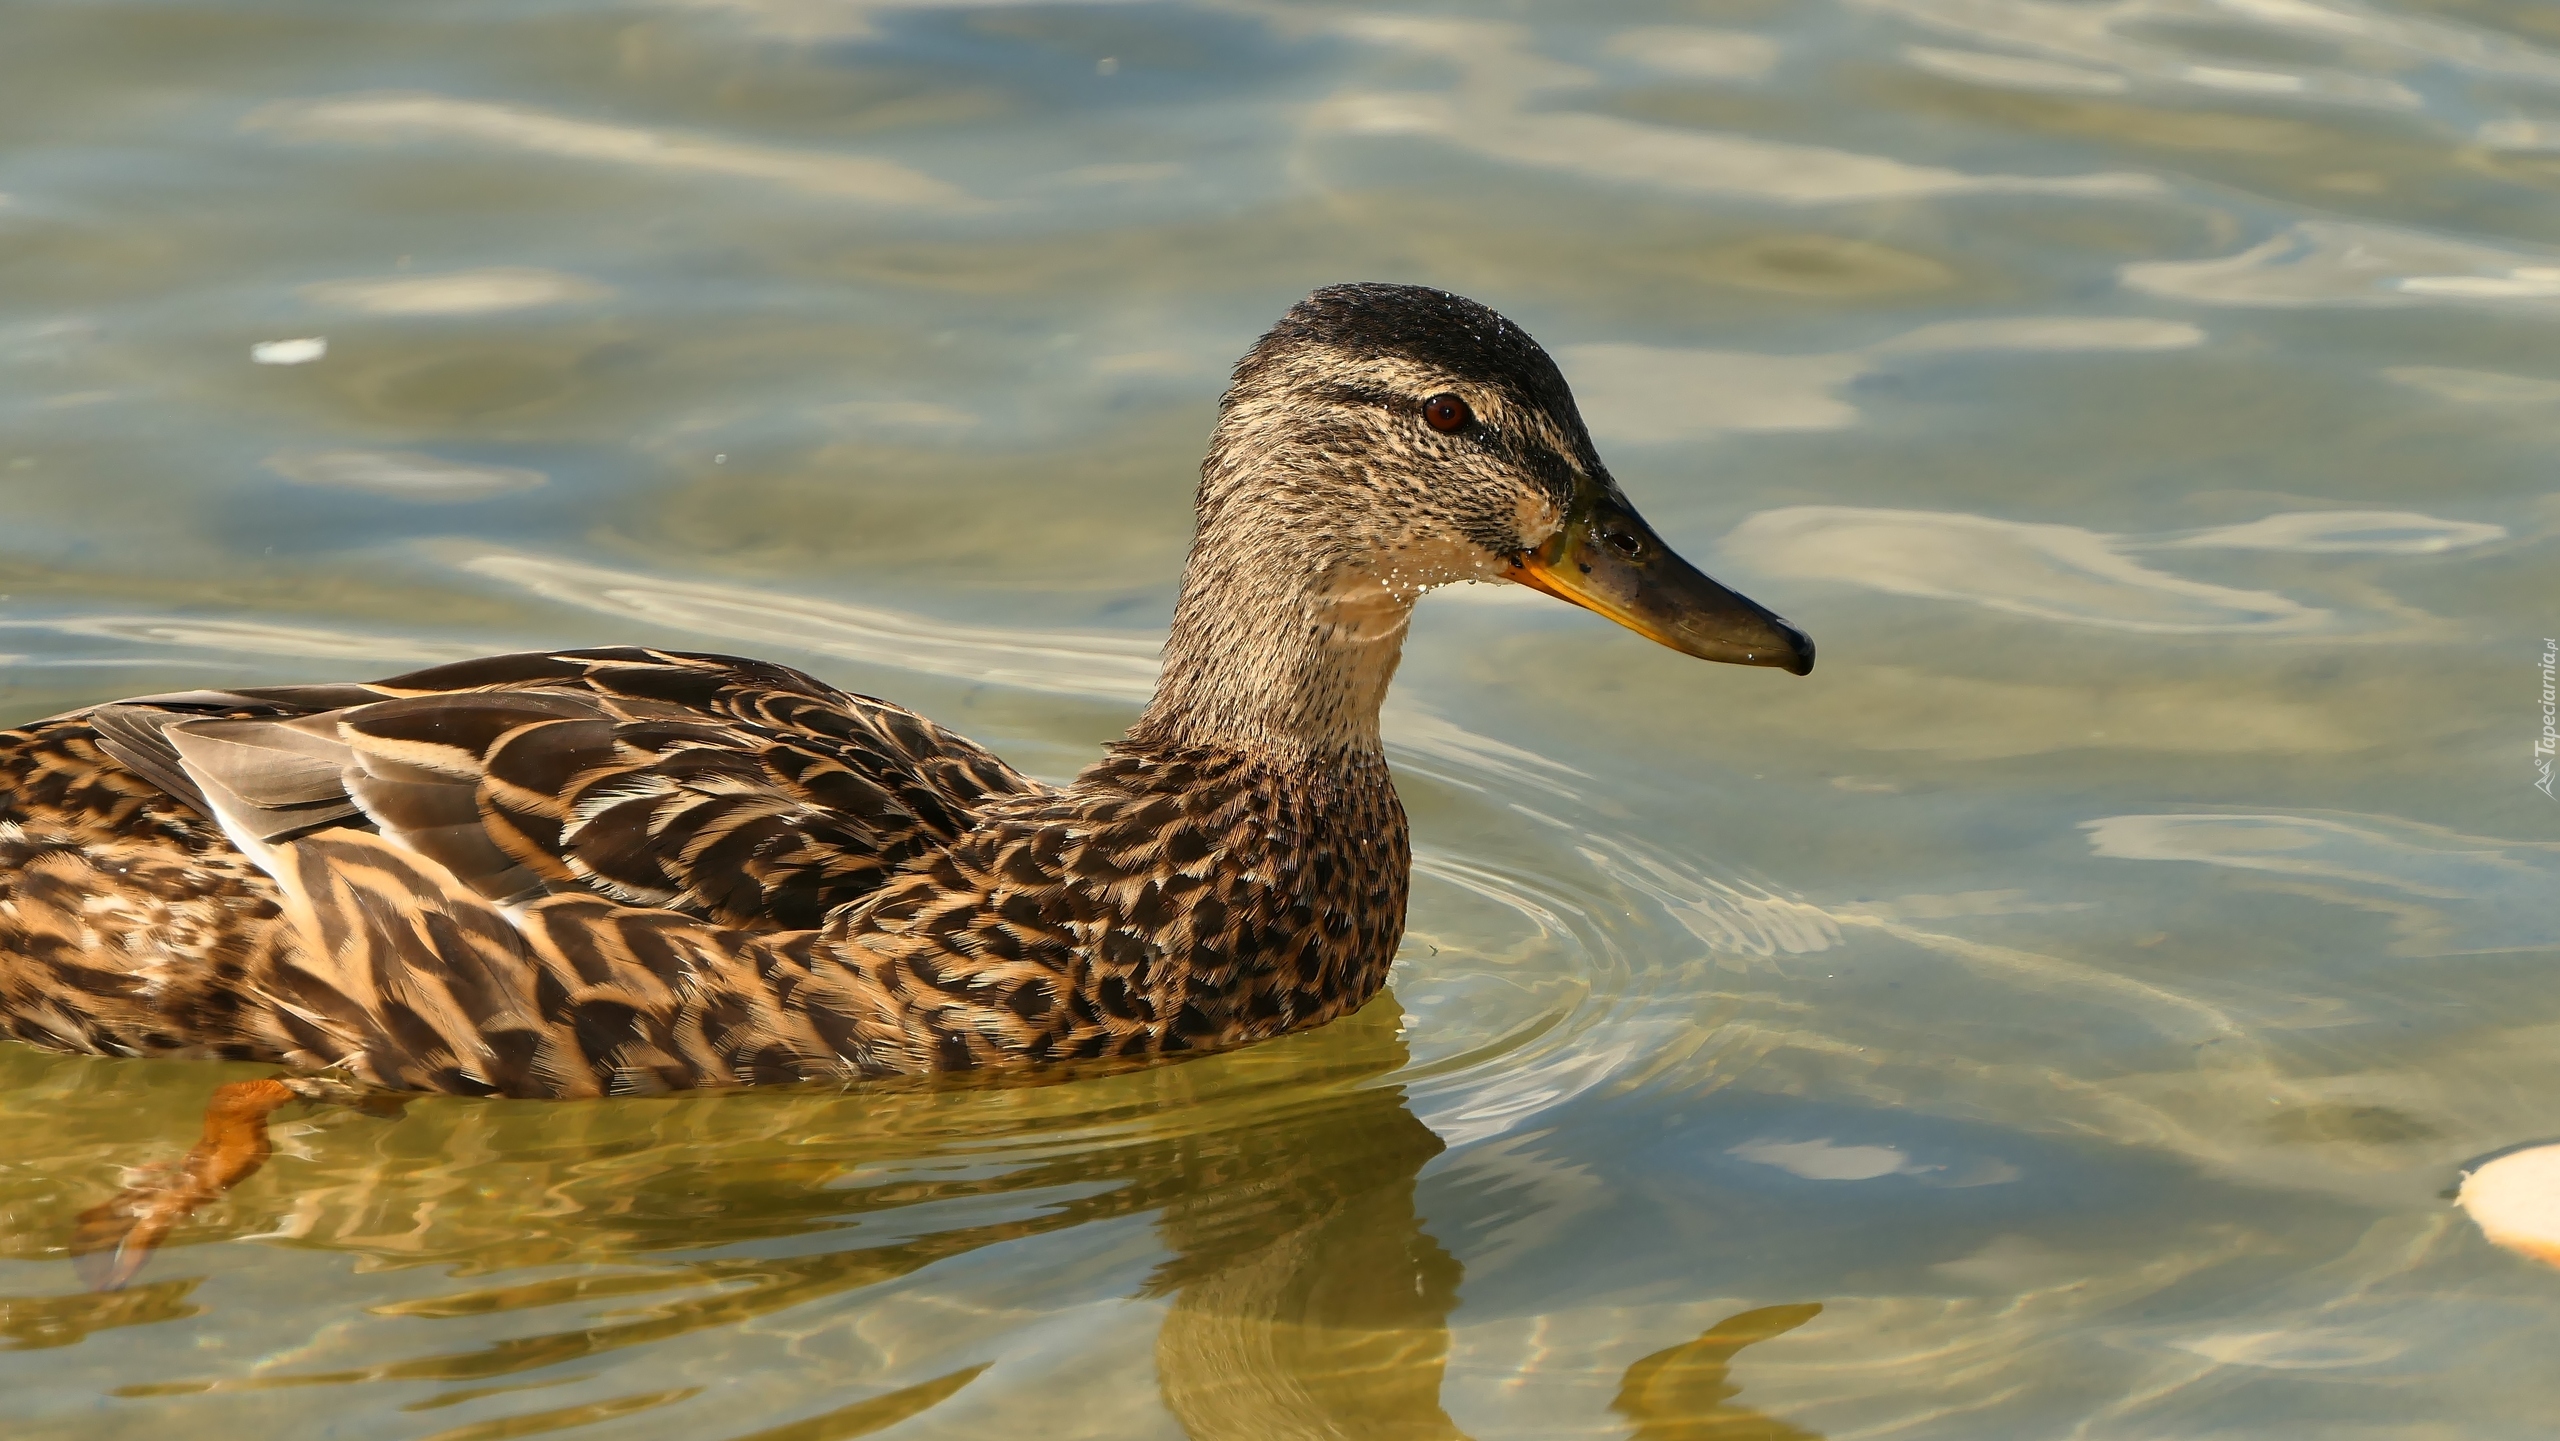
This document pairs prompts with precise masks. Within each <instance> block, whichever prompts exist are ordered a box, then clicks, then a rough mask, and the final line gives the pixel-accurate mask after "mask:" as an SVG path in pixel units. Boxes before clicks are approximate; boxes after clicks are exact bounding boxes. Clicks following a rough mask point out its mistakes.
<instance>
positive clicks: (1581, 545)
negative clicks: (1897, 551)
mask: <svg viewBox="0 0 2560 1441" xmlns="http://www.w3.org/2000/svg"><path fill="white" fill-rule="evenodd" d="M1510 578H1511V579H1513V580H1515V581H1518V582H1519V583H1520V584H1522V585H1525V586H1528V587H1529V588H1530V589H1532V590H1542V591H1545V592H1546V593H1547V594H1549V595H1551V596H1554V597H1555V598H1556V599H1558V600H1569V601H1571V602H1573V603H1574V604H1575V605H1578V606H1581V607H1582V608H1583V609H1585V610H1589V611H1595V612H1597V613H1599V614H1601V615H1605V616H1607V617H1608V618H1609V619H1611V620H1614V621H1616V622H1617V623H1618V624H1620V625H1622V626H1625V627H1626V628H1627V629H1629V630H1631V631H1634V632H1635V633H1636V634H1638V635H1640V636H1643V637H1645V638H1646V639H1648V640H1652V641H1657V642H1659V643H1661V644H1663V645H1667V646H1669V647H1671V648H1672V649H1673V650H1676V651H1679V652H1680V653H1681V654H1683V655H1694V656H1696V657H1698V658H1699V659H1701V660H1720V661H1726V662H1729V663H1731V664H1734V665H1768V666H1776V667H1777V668H1779V669H1780V670H1785V671H1792V672H1793V673H1795V674H1797V675H1805V674H1808V673H1810V672H1811V671H1812V670H1813V639H1812V637H1810V636H1808V635H1806V634H1805V633H1804V632H1803V631H1800V630H1798V629H1796V628H1795V627H1794V626H1792V625H1789V624H1788V623H1787V622H1786V621H1784V620H1782V619H1780V618H1779V617H1778V615H1777V614H1776V613H1775V612H1774V611H1771V610H1770V609H1768V608H1767V607H1766V606H1763V605H1761V604H1760V603H1759V602H1757V601H1754V600H1752V599H1751V598H1750V597H1748V596H1745V595H1742V594H1740V593H1738V592H1736V591H1732V590H1729V589H1727V588H1725V587H1724V586H1722V585H1719V584H1717V583H1716V582H1715V581H1714V580H1712V579H1710V578H1709V577H1708V576H1707V575H1705V574H1704V573H1703V572H1701V571H1700V570H1699V569H1698V568H1697V567H1696V566H1693V565H1691V564H1689V562H1687V561H1685V560H1682V559H1681V558H1680V556H1679V555H1678V553H1676V552H1675V551H1673V550H1672V549H1671V547H1669V546H1667V545H1664V544H1663V543H1662V538H1661V537H1660V536H1657V535H1655V534H1654V533H1653V527H1651V526H1649V525H1647V524H1645V523H1644V517H1642V516H1640V515H1638V514H1636V513H1635V511H1634V510H1633V509H1632V508H1630V507H1629V506H1628V505H1627V504H1626V503H1625V502H1624V501H1622V500H1619V499H1617V498H1616V497H1615V496H1614V495H1601V496H1587V497H1586V498H1585V499H1584V500H1583V501H1582V502H1581V503H1577V504H1576V505H1575V506H1574V508H1573V512H1572V514H1571V515H1569V516H1568V517H1567V518H1566V520H1565V523H1564V525H1563V527H1562V528H1561V529H1559V530H1558V531H1557V532H1556V533H1555V535H1554V536H1553V537H1551V538H1550V539H1549V540H1548V541H1547V543H1546V544H1545V545H1542V546H1540V547H1538V548H1537V549H1536V550H1533V551H1527V552H1524V553H1522V554H1520V555H1517V556H1514V557H1512V560H1511V574H1510Z"/></svg>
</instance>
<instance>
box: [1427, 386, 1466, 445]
mask: <svg viewBox="0 0 2560 1441" xmlns="http://www.w3.org/2000/svg"><path fill="white" fill-rule="evenodd" d="M1475 418H1476V415H1475V412H1474V411H1472V410H1469V409H1467V403H1466V402H1465V401H1463V400H1460V399H1459V398H1458V397H1456V396H1454V395H1451V394H1450V393H1449V392H1447V391H1445V390H1444V391H1442V392H1440V393H1439V394H1438V395H1435V396H1433V397H1431V398H1430V399H1429V400H1426V401H1424V402H1422V419H1423V421H1424V422H1425V423H1426V424H1428V425H1429V426H1430V427H1431V428H1432V429H1433V430H1436V431H1439V432H1440V433H1441V434H1443V435H1449V434H1453V433H1455V432H1457V431H1460V430H1463V429H1465V428H1466V424H1467V422H1468V421H1470V420H1473V419H1475Z"/></svg>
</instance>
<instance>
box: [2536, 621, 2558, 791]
mask: <svg viewBox="0 0 2560 1441" xmlns="http://www.w3.org/2000/svg"><path fill="white" fill-rule="evenodd" d="M2555 675H2560V640H2554V639H2552V638H2550V637H2548V636H2545V637H2544V638H2543V641H2542V734H2541V735H2540V736H2538V737H2536V738H2535V739H2534V742H2533V768H2534V771H2535V772H2536V777H2535V780H2534V782H2533V788H2534V789H2535V790H2538V791H2540V792H2542V793H2543V794H2544V795H2546V796H2548V795H2550V794H2551V761H2552V753H2553V751H2554V750H2555V749H2560V725H2555V721H2560V685H2555V684H2554V679H2555ZM2555 799H2560V797H2555Z"/></svg>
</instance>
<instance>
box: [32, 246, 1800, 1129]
mask: <svg viewBox="0 0 2560 1441" xmlns="http://www.w3.org/2000/svg"><path fill="white" fill-rule="evenodd" d="M1195 510H1196V520H1197V529H1196V533H1195V537H1194V540H1193V542H1192V545H1191V549H1190V553H1189V557H1188V560H1187V561H1186V563H1185V565H1184V568H1183V573H1182V581H1181V588H1180V593H1179V597H1178V599H1177V602H1176V604H1175V607H1174V613H1173V620H1172V625H1171V629H1170V632H1169V634H1168V636H1167V639H1166V641H1165V645H1164V652H1163V667H1162V671H1161V677H1160V680H1159V682H1158V684H1157V686H1156V689H1155V692H1154V696H1153V699H1152V700H1151V702H1150V703H1149V704H1148V705H1147V707H1146V709H1145V710H1144V712H1143V713H1142V714H1141V715H1140V716H1139V717H1138V719H1137V722H1136V723H1135V724H1134V725H1132V726H1131V727H1130V728H1129V730H1128V732H1127V734H1126V735H1125V736H1124V737H1122V738H1121V739H1120V740H1119V741H1117V742H1115V743H1113V744H1111V745H1110V746H1108V747H1107V748H1106V750H1105V752H1104V754H1103V755H1102V756H1101V758H1100V759H1098V760H1096V761H1095V762H1094V763H1093V764H1091V765H1090V766H1089V767H1087V768H1086V769H1085V770H1084V771H1083V772H1082V773H1081V774H1079V775H1077V776H1076V777H1075V778H1074V779H1073V780H1072V781H1070V782H1068V783H1067V784H1065V785H1047V784H1043V783H1041V782H1039V781H1037V780H1034V779H1032V778H1031V777H1029V776H1026V775H1024V774H1023V773H1021V772H1020V771H1018V770H1016V769H1014V768H1013V767H1012V766H1010V765H1008V764H1006V763H1005V762H1004V761H1003V760H1002V759H1000V758H999V757H997V756H996V755H995V754H993V753H992V752H990V751H989V750H987V749H986V748H985V747H983V746H980V745H978V744H976V743H974V742H972V741H970V740H968V739H966V738H965V737H962V736H960V735H957V734H955V733H953V732H951V731H949V730H946V729H944V728H943V727H941V726H939V725H937V724H935V723H934V722H933V721H931V720H929V719H927V718H926V717H924V716H921V715H918V714H917V713H915V712H914V711H911V710H908V709H906V708H904V707H901V706H898V705H895V704H892V703H891V702H888V701H885V700H879V699H875V698H873V697H870V696H864V695H855V694H850V693H848V692H845V691H842V690H839V689H837V688H835V687H833V686H831V685H828V684H827V683H825V682H823V681H821V680H818V679H816V678H814V677H812V676H809V675H806V674H804V673H802V672H800V671H797V670H794V669H791V668H789V667H787V666H782V665H777V664H772V663H769V662H765V661H759V660H749V659H741V658H737V657H731V656H722V655H709V654H697V653H691V652H683V651H674V650H662V649H656V648H650V647H641V646H627V647H615V648H606V649H586V650H559V651H536V652H529V653H524V654H516V655H503V656H494V657H489V658H485V659H479V660H470V661H463V662H459V663H455V664H447V665H441V666H437V667H435V668H432V669H427V670H420V671H416V672H412V673H410V674H406V675H400V676H394V677H392V678H390V679H386V680H377V681H368V682H361V683H345V684H318V685H284V686H262V685H247V686H242V687H240V688H238V689H232V690H204V691H190V692H183V693H175V694H166V695H154V696H144V697H138V698H133V699H127V700H120V701H115V702H112V703H107V704H101V705H96V706H92V707H89V708H86V709H82V710H77V711H73V712H69V713H66V714H63V715H58V716H54V717H51V718H48V719H44V720H39V721H35V722H32V723H29V724H26V725H22V726H19V727H17V728H15V729H11V730H8V731H6V732H0V1032H5V1034H6V1035H7V1036H9V1037H11V1038H14V1039H15V1040H16V1041H19V1042H23V1043H26V1044H29V1045H33V1046H38V1047H45V1048H49V1049H52V1050H57V1051H68V1052H82V1053H90V1054H98V1055H111V1056H135V1057H143V1056H163V1057H194V1058H200V1059H201V1058H211V1059H223V1060H231V1061H251V1062H261V1063H267V1064H271V1065H275V1066H280V1067H283V1068H284V1070H285V1075H284V1076H283V1077H282V1078H280V1079H279V1080H278V1081H276V1082H272V1083H266V1085H267V1087H268V1088H267V1089H266V1090H263V1091H258V1092H256V1093H255V1094H254V1095H248V1096H246V1097H245V1098H244V1096H243V1095H242V1094H241V1093H234V1094H233V1095H231V1096H230V1098H229V1099H230V1101H231V1102H232V1103H233V1110H234V1111H235V1112H237V1111H239V1110H241V1109H242V1108H243V1107H246V1108H247V1109H249V1110H252V1111H254V1110H255V1109H256V1108H257V1106H259V1105H262V1104H265V1103H266V1102H267V1101H270V1100H279V1099H281V1098H282V1097H283V1096H285V1095H288V1094H303V1093H306V1089H307V1088H305V1089H297V1088H296V1086H295V1085H294V1081H295V1078H326V1079H328V1080H330V1081H332V1082H334V1083H336V1084H342V1085H346V1086H350V1087H354V1088H357V1089H360V1090H365V1091H380V1092H393V1093H433V1094H450V1095H465V1096H505V1097H528V1098H575V1097H597V1096H610V1095H626V1094H635V1093H656V1092H667V1091H680V1090H695V1089H703V1088H717V1087H737V1086H753V1085H759V1084H769V1083H787V1082H813V1081H859V1080H866V1079H874V1078H886V1077H897V1076H934V1075H943V1074H947V1073H955V1072H973V1071H993V1070H1005V1071H1010V1070H1020V1069H1026V1068H1034V1067H1042V1066H1053V1065H1064V1064H1068V1063H1074V1062H1080V1061H1105V1060H1118V1059H1127V1058H1155V1057H1165V1056H1174V1055H1182V1054H1190V1053H1199V1052H1207V1051H1216V1050H1222V1049H1226V1048H1230V1047H1235V1046H1240V1045H1245V1044H1249V1043H1252V1042H1255V1041H1259V1040H1263V1039H1267V1038H1269V1037H1273V1036H1278V1035H1281V1034H1283V1033H1287V1032H1291V1031H1297V1030H1302V1029H1305V1028H1308V1027H1312V1026H1320V1025H1323V1024H1325V1023H1326V1022H1328V1021H1331V1020H1333V1019H1335V1018H1337V1017H1340V1016H1342V1015H1345V1014H1347V1013H1349V1012H1352V1011H1355V1010H1358V1009H1359V1008H1360V1007H1361V1006H1363V1005H1365V1004H1366V1003H1367V1002H1368V1001H1369V1000H1370V999H1371V998H1372V997H1374V996H1375V995H1376V994H1377V993H1378V991H1379V990H1380V988H1381V987H1382V986H1383V985H1384V983H1385V981H1386V978H1387V974H1388V968H1389V965H1390V963H1391V962H1392V961H1393V960H1394V958H1395V954H1396V949H1397V945H1398V941H1399V938H1400V936H1401V934H1402V931H1403V925H1404V912H1405V902H1406V894H1407V887H1408V878H1409V874H1410V870H1411V865H1412V852H1411V843H1410V838H1409V833H1408V828H1407V824H1406V818H1405V814H1404V810H1403V808H1402V806H1401V804H1400V803H1399V801H1398V800H1397V796H1396V790H1395V785H1394V782H1393V778H1392V776H1391V775H1390V773H1389V769H1388V765H1387V760H1386V755H1385V751H1384V749H1383V746H1382V743H1381V740H1380V735H1379V707H1380V704H1381V702H1382V701H1383V699H1384V698H1385V696H1386V693H1387V689H1388V685H1389V682H1390V680H1391V679H1392V678H1393V676H1394V674H1395V670H1396V665H1397V661H1398V659H1399V657H1400V655H1401V653H1402V646H1403V641H1404V638H1405V634H1406V629H1407V622H1408V619H1409V617H1410V615H1411V613H1412V609H1413V606H1414V603H1415V601H1416V600H1417V599H1418V598H1419V597H1420V596H1421V595H1423V594H1424V593H1425V592H1427V591H1430V590H1433V589H1435V588H1437V587H1440V586H1444V585H1450V584H1454V583H1459V582H1471V581H1487V582H1501V583H1512V584H1519V585H1524V586H1528V587H1530V588H1532V589H1535V590H1540V591H1544V592H1546V593H1547V594H1549V595H1551V596H1554V597H1557V598H1559V599H1561V600H1564V601H1568V602H1571V603H1572V604H1575V605H1578V606H1581V607H1584V608H1586V609H1588V610H1591V611H1593V612H1596V613H1598V614H1599V615H1601V616H1603V617H1606V618H1608V619H1609V620H1612V621H1615V622H1617V623H1618V624H1620V625H1622V626H1624V627H1626V628H1628V629H1630V630H1633V631H1635V632H1637V633H1638V634H1640V635H1643V636H1646V637H1648V638H1650V639H1652V640H1655V641H1657V642H1660V643H1661V644H1663V645H1666V646H1669V647H1670V648H1672V649H1674V650H1677V651H1680V652H1683V653H1685V654H1687V655H1691V656H1695V657H1699V658H1702V659H1706V660H1713V661H1722V662H1731V663H1736V664H1741V665H1749V666H1765V667H1774V668H1777V669H1781V670H1786V671H1790V672H1792V673H1794V674H1797V675H1804V674H1806V673H1808V672H1810V670H1811V669H1812V666H1813V658H1814V647H1813V643H1812V641H1811V640H1810V639H1809V638H1807V636H1806V635H1805V633H1804V632H1803V631H1801V630H1799V629H1798V628H1796V627H1795V626H1793V625H1791V624H1789V623H1788V622H1787V621H1785V620H1783V619H1781V618H1780V617H1779V616H1778V615H1776V614H1775V613H1773V612H1772V611H1770V610H1769V609H1767V608H1765V607H1763V606H1761V605H1759V604H1758V603H1756V602H1754V601H1752V600H1750V599H1748V598H1746V597H1744V596H1742V595H1741V594H1739V593H1737V592H1736V591H1734V590H1732V589H1729V588H1727V587H1726V586H1723V585H1721V584H1719V583H1717V582H1716V581H1714V580H1712V579H1710V578H1709V577H1708V576H1706V575H1705V574H1703V573H1702V572H1700V571H1699V570H1698V569H1697V568H1696V567H1695V566H1693V565H1691V564H1690V563H1689V562H1688V561H1686V560H1684V559H1682V558H1681V556H1680V555H1679V554H1678V553H1677V552H1675V551H1674V550H1672V549H1671V548H1670V547H1669V546H1667V545H1666V544H1664V542H1663V541H1662V540H1661V538H1660V537H1659V536H1657V535H1656V534H1655V533H1654V531H1653V530H1652V528H1651V527H1650V526H1649V525H1647V524H1646V522H1645V521H1644V519H1643V518H1642V517H1641V516H1640V515H1639V514H1638V513H1637V511H1636V510H1635V508H1634V507H1633V505H1631V504H1630V503H1629V501H1628V500H1627V498H1626V496H1625V495H1624V494H1623V492H1622V491H1621V490H1620V489H1619V487H1618V484H1617V482H1616V481H1615V480H1614V479H1613V478H1612V477H1611V475H1610V473H1609V471H1608V469H1607V468H1606V467H1605V466H1604V465H1603V464H1602V463H1601V460H1600V457H1599V454H1598V452H1597V451H1596V449H1595V448H1594V446H1593V444H1592V440H1591V437H1590V433H1589V431H1588V429H1587V428H1586V426H1585V425H1584V423H1583V420H1582V417H1581V415H1580V413H1579V411H1578V409H1577V408H1576V405H1575V402H1574V398H1573V395H1572V392H1571V390H1570V389H1569V388H1568V387H1567V385H1566V383H1565V380H1564V377H1563V374H1562V373H1561V372H1560V371H1559V369H1558V368H1557V366H1556V364H1555V362H1554V361H1553V360H1552V359H1551V358H1550V357H1549V356H1548V354H1547V353H1546V351H1545V350H1543V349H1541V348H1540V347H1539V345H1538V344H1537V343H1536V342H1535V341H1534V340H1532V339H1531V338H1530V337H1529V335H1528V334H1527V333H1526V332H1525V331H1523V330H1522V329H1521V328H1520V327H1519V326H1518V325H1516V324H1514V323H1512V322H1511V321H1509V320H1506V319H1505V318H1504V317H1502V316H1501V315H1499V314H1497V313H1496V312H1494V311H1493V310H1491V309H1489V308H1487V307H1485V306H1483V305H1481V304H1478V303H1476V302H1474V301H1471V300H1468V299H1465V298H1463V297H1460V296H1457V295H1453V294H1449V293H1446V292H1443V291H1440V290H1435V289H1429V288H1425V287H1420V286H1412V285H1397V284H1377V283H1368V284H1346V285H1334V286H1328V287H1326V288H1324V289H1320V290H1317V291H1316V292H1314V293H1313V294H1311V295H1309V296H1307V297H1306V298H1305V299H1304V300H1302V301H1300V302H1299V303H1297V304H1296V305H1295V306H1293V307H1292V308H1290V309H1289V311H1288V312H1287V313H1286V314H1285V315H1284V316H1283V317H1282V318H1281V320H1280V322H1279V323H1278V324H1277V325H1276V326H1274V327H1273V328H1272V329H1271V330H1270V331H1269V332H1268V333H1266V334H1264V335H1263V336H1262V337H1261V338H1260V339H1259V340H1257V341H1256V342H1255V343H1254V344H1253V346H1252V347H1251V349H1250V350H1248V351H1247V352H1246V353H1245V355H1244V357H1243V358H1242V360H1240V361H1239V362H1238V363H1237V365H1236V366H1235V368H1234V370H1233V373H1232V376H1231V380H1230V383H1229V385H1228V388H1227V389H1226V391H1225V394H1224V396H1223V398H1222V400H1221V401H1220V403H1219V406H1218V411H1217V416H1216V420H1215V422H1214V425H1213V428H1212V431H1211V434H1210V438H1209V446H1208V453H1207V458H1206V460H1205V461H1204V463H1203V464H1202V467H1201V479H1200V485H1199V490H1198V494H1197V499H1196V507H1195ZM252 1084H253V1085H254V1084H257V1083H252ZM207 1134H208V1144H212V1143H213V1141H214V1140H215V1139H216V1135H215V1130H214V1128H213V1124H212V1122H211V1120H209V1122H208V1133H207Z"/></svg>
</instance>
